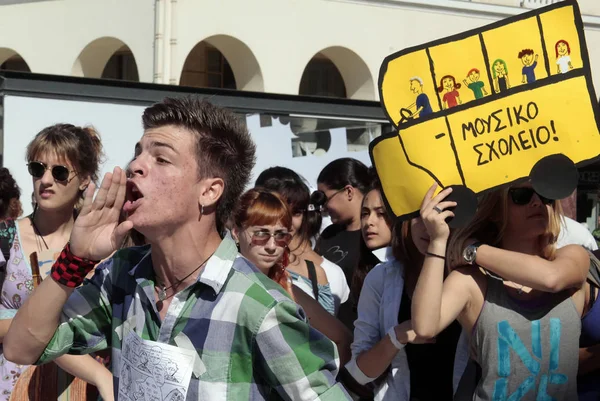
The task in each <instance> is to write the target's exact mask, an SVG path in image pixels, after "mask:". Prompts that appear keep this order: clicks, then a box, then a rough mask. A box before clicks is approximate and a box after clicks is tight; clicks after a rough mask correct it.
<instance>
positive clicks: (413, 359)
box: [398, 287, 461, 401]
mask: <svg viewBox="0 0 600 401" xmlns="http://www.w3.org/2000/svg"><path fill="white" fill-rule="evenodd" d="M411 304H412V302H411V299H410V298H409V297H408V295H407V291H406V287H404V291H403V292H402V300H401V301H400V310H399V311H398V322H399V323H401V322H403V321H405V320H410V318H411V312H410V308H411ZM460 333H461V327H460V324H459V323H458V322H456V321H455V322H453V323H452V324H451V325H450V326H448V327H447V328H446V329H445V330H444V331H442V332H441V333H440V334H438V335H437V336H436V342H435V343H434V344H407V345H406V347H405V348H404V350H405V351H406V358H407V360H408V368H409V369H410V398H411V400H413V399H414V400H418V401H434V400H435V401H437V400H452V395H453V391H452V377H453V374H454V355H455V353H456V344H457V343H458V338H459V337H460Z"/></svg>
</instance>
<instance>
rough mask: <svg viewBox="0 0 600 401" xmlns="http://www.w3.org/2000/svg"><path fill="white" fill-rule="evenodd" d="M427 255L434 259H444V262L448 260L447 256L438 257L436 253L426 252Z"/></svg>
mask: <svg viewBox="0 0 600 401" xmlns="http://www.w3.org/2000/svg"><path fill="white" fill-rule="evenodd" d="M425 255H427V256H433V257H434V258H439V259H442V260H446V257H445V256H442V255H438V254H436V253H431V252H425Z"/></svg>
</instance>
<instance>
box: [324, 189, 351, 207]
mask: <svg viewBox="0 0 600 401" xmlns="http://www.w3.org/2000/svg"><path fill="white" fill-rule="evenodd" d="M345 190H346V188H342V189H338V190H337V191H335V193H334V194H332V195H331V196H327V195H325V198H326V199H325V206H327V204H328V203H329V201H330V200H332V199H333V198H334V197H335V196H336V195H337V194H339V193H341V192H344V191H345Z"/></svg>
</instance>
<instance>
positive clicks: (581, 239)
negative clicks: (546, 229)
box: [556, 216, 598, 251]
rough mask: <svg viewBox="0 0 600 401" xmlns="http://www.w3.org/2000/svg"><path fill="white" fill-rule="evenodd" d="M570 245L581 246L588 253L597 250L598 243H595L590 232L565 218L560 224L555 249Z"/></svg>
mask: <svg viewBox="0 0 600 401" xmlns="http://www.w3.org/2000/svg"><path fill="white" fill-rule="evenodd" d="M572 244H577V245H581V246H583V247H584V248H587V249H589V250H590V251H595V250H596V249H598V243H596V239H595V238H594V236H593V235H592V233H591V232H590V230H588V229H587V228H585V227H584V226H582V225H581V223H578V222H576V221H575V220H573V219H570V218H568V217H566V216H565V217H564V219H563V220H562V222H561V227H560V234H558V240H557V241H556V247H557V248H562V247H563V246H566V245H572Z"/></svg>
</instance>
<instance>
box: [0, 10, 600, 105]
mask: <svg viewBox="0 0 600 401" xmlns="http://www.w3.org/2000/svg"><path fill="white" fill-rule="evenodd" d="M555 1H556V0H472V1H463V0H253V1H247V0H154V1H153V0H0V68H1V69H13V70H26V71H32V72H36V73H46V74H58V75H73V76H84V77H94V78H101V77H102V78H114V79H125V80H134V81H137V80H139V81H141V82H155V83H163V84H171V85H186V86H204V87H226V88H232V89H240V90H249V91H264V92H272V93H284V94H292V95H294V94H307V95H325V96H338V97H347V98H352V99H363V100H377V99H378V93H377V79H378V75H379V68H380V65H381V62H382V60H383V58H384V57H385V56H387V55H388V54H390V53H392V52H395V51H398V50H400V49H403V48H406V47H409V46H414V45H417V44H421V43H424V42H427V41H430V40H434V39H437V38H441V37H444V36H448V35H451V34H454V33H458V32H461V31H465V30H468V29H472V28H476V27H478V26H482V25H486V24H488V23H491V22H493V21H496V20H499V19H502V18H506V17H509V16H512V15H516V14H519V13H522V12H525V11H527V10H528V9H530V8H535V7H538V6H542V5H546V4H549V3H552V2H555ZM579 4H580V7H581V10H582V13H583V14H584V22H585V30H586V38H587V42H588V50H589V53H590V59H591V64H592V70H593V71H595V70H596V69H598V70H599V71H600V1H598V0H580V1H579ZM594 77H595V79H594V81H595V84H596V85H595V86H596V87H599V86H600V73H598V74H596V75H595V76H594Z"/></svg>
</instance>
